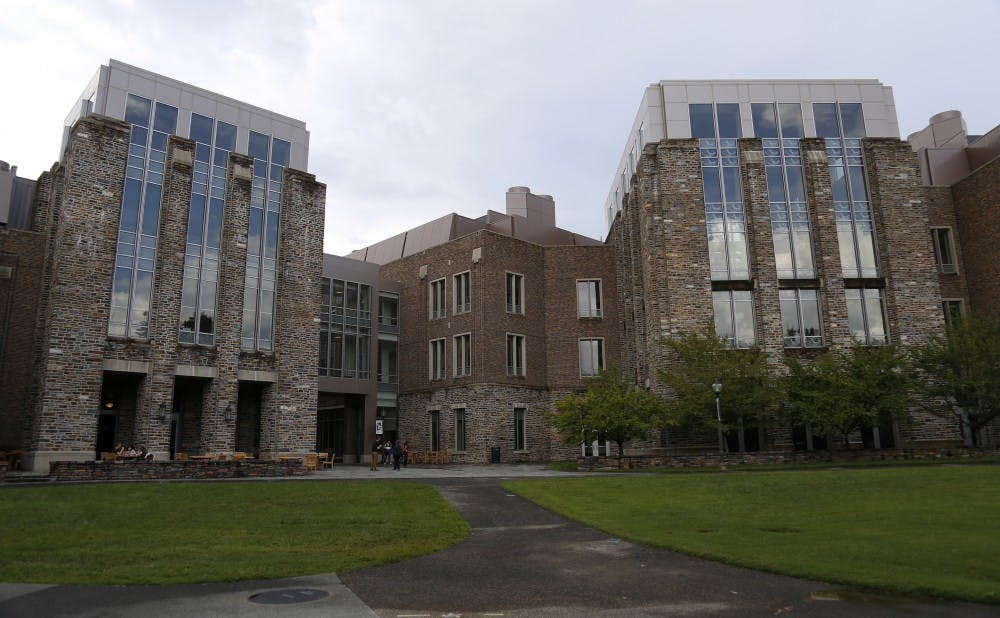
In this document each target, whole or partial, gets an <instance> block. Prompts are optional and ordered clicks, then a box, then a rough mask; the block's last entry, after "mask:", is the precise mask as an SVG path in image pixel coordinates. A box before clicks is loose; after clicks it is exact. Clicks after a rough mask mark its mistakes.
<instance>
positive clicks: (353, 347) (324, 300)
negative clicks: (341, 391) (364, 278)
mask: <svg viewBox="0 0 1000 618" xmlns="http://www.w3.org/2000/svg"><path fill="white" fill-rule="evenodd" d="M345 290H347V293H346V296H347V298H348V299H349V300H350V301H351V302H353V303H354V304H353V310H351V311H350V312H349V311H348V309H347V308H346V307H345ZM359 292H360V296H359ZM320 295H321V300H320V316H319V318H320V319H319V331H320V353H319V375H324V376H331V377H336V378H341V377H343V378H356V379H359V380H367V379H368V375H369V371H370V365H371V358H370V356H371V355H370V352H371V327H370V326H368V325H366V324H364V323H362V324H360V325H359V324H358V323H357V322H356V321H355V320H354V319H353V316H356V315H357V308H358V305H359V303H362V307H364V306H366V301H365V299H368V301H367V302H368V303H370V300H371V288H370V287H369V286H367V285H362V284H358V283H352V282H350V281H343V280H340V279H330V278H325V277H324V278H323V279H322V280H321V283H320ZM348 304H349V303H348ZM368 313H369V314H370V307H369V311H368ZM369 317H370V315H369Z"/></svg>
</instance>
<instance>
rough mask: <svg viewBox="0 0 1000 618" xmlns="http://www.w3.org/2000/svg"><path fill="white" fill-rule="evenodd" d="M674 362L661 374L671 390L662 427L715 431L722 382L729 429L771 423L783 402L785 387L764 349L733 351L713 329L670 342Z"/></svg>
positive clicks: (724, 420)
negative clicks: (716, 386)
mask: <svg viewBox="0 0 1000 618" xmlns="http://www.w3.org/2000/svg"><path fill="white" fill-rule="evenodd" d="M665 345H666V346H667V347H668V348H669V349H670V352H671V356H672V357H673V358H672V362H670V363H669V367H668V368H667V369H664V370H661V371H660V372H659V374H658V376H659V380H660V383H661V384H663V385H664V386H666V387H667V389H668V390H669V393H668V397H667V400H666V406H665V407H664V409H663V412H664V414H663V415H662V416H661V417H660V418H659V425H660V427H661V428H666V427H670V426H676V425H680V426H685V427H692V428H698V429H715V428H716V426H717V418H716V409H715V391H714V390H712V384H713V383H714V382H715V381H716V380H719V381H720V382H721V383H722V392H721V397H720V400H719V401H720V410H721V415H722V423H723V428H736V427H738V426H739V423H740V420H741V419H742V421H743V424H744V425H745V426H751V427H752V426H754V425H757V424H759V423H760V422H761V421H763V420H767V419H768V418H770V417H771V416H772V414H773V412H774V410H775V409H776V407H777V404H778V402H779V401H780V399H781V392H780V388H779V387H780V383H779V382H778V380H777V379H776V376H775V373H774V370H773V369H772V368H771V366H770V365H768V363H767V356H766V354H765V353H764V352H763V350H761V349H760V348H757V347H753V348H749V349H733V348H730V347H729V346H727V345H726V344H725V343H724V342H723V341H722V340H721V339H719V337H717V336H716V334H715V330H714V328H711V327H709V328H708V329H707V330H705V331H704V332H701V333H686V334H684V335H681V336H680V337H677V338H674V339H667V340H665Z"/></svg>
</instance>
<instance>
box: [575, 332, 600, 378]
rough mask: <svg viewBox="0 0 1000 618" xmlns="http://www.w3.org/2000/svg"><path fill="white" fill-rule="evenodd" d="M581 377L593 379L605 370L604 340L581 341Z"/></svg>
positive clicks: (579, 342) (579, 345) (579, 344)
mask: <svg viewBox="0 0 1000 618" xmlns="http://www.w3.org/2000/svg"><path fill="white" fill-rule="evenodd" d="M577 344H578V347H579V349H580V376H581V377H583V378H592V377H594V376H596V375H598V374H599V373H601V370H602V369H604V340H603V339H580V340H579V341H578V342H577Z"/></svg>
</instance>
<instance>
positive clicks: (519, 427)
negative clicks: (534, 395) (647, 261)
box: [514, 408, 528, 451]
mask: <svg viewBox="0 0 1000 618" xmlns="http://www.w3.org/2000/svg"><path fill="white" fill-rule="evenodd" d="M527 414H528V410H527V409H526V408H514V450H515V451H523V450H525V439H524V434H525V417H526V416H527Z"/></svg>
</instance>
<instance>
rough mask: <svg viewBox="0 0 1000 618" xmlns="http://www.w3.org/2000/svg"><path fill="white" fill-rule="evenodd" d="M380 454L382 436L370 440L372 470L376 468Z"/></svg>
mask: <svg viewBox="0 0 1000 618" xmlns="http://www.w3.org/2000/svg"><path fill="white" fill-rule="evenodd" d="M381 455H382V438H375V441H374V442H372V467H371V470H372V472H374V471H376V470H378V459H379V457H380V456H381Z"/></svg>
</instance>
